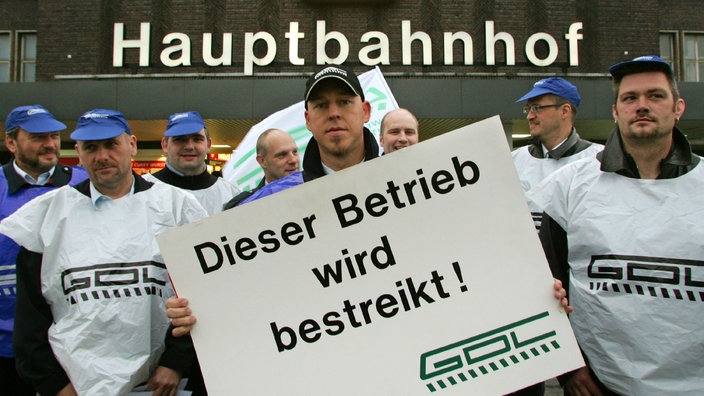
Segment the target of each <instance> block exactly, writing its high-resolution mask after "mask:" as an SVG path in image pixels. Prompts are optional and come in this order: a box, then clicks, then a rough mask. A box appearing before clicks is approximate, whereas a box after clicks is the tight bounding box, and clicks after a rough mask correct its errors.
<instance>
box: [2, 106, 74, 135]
mask: <svg viewBox="0 0 704 396" xmlns="http://www.w3.org/2000/svg"><path fill="white" fill-rule="evenodd" d="M15 128H22V129H24V130H25V131H27V132H29V133H47V132H56V131H63V130H64V129H66V125H64V123H62V122H59V121H57V120H56V119H55V118H54V116H53V115H51V113H49V111H48V110H47V109H45V108H43V107H42V106H40V105H31V106H20V107H15V108H14V109H12V111H10V114H8V115H7V119H6V120H5V130H6V131H9V130H12V129H15Z"/></svg>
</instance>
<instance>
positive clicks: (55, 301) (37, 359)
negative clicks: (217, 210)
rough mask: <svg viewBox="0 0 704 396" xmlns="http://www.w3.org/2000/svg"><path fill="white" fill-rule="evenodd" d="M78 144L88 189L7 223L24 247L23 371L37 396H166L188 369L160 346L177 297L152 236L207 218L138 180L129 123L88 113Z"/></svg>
mask: <svg viewBox="0 0 704 396" xmlns="http://www.w3.org/2000/svg"><path fill="white" fill-rule="evenodd" d="M71 138H72V139H74V140H76V151H77V152H78V157H79V159H80V161H81V164H83V165H84V166H85V168H86V170H87V171H88V174H89V176H90V179H89V180H86V181H84V182H81V183H78V184H76V185H75V186H64V187H62V188H59V189H57V190H55V191H53V192H51V193H48V194H44V195H42V196H40V197H37V198H35V199H34V200H32V201H31V202H29V203H27V204H26V205H24V206H23V207H22V208H20V209H19V210H18V211H17V212H15V213H14V214H13V215H11V216H9V217H7V218H6V219H4V220H3V221H2V222H1V223H0V233H2V234H5V235H7V236H8V237H10V238H12V239H13V240H14V241H15V242H17V243H18V244H19V245H21V246H22V248H21V250H20V253H19V255H18V257H17V263H18V264H17V268H18V271H17V289H18V298H17V315H16V320H15V339H14V340H13V346H14V349H15V353H16V359H17V368H18V371H19V372H20V374H21V375H22V376H23V377H25V378H28V379H30V380H31V381H32V383H33V385H34V386H35V387H36V389H37V391H38V392H39V393H41V394H57V393H58V394H76V393H78V394H86V395H107V394H126V393H127V392H129V391H131V390H132V389H133V388H134V387H135V386H136V385H139V384H140V383H144V382H147V383H148V389H151V390H158V391H163V392H170V391H172V390H173V389H175V387H176V386H177V384H178V382H179V380H180V377H181V374H182V373H183V367H182V365H183V364H184V363H185V362H183V361H182V360H183V359H181V356H180V355H179V356H176V353H177V351H180V350H179V349H178V348H174V345H175V344H174V343H171V342H167V344H168V345H169V346H167V347H165V343H164V338H165V336H166V334H167V328H168V325H169V322H168V319H167V318H166V315H165V312H164V301H165V300H166V299H167V298H168V297H170V296H172V295H173V289H172V287H171V283H170V282H169V278H168V274H167V272H166V267H165V265H164V263H163V259H162V257H161V254H160V252H159V250H158V246H157V244H156V242H155V240H154V237H155V236H156V235H157V234H159V233H161V232H163V231H165V230H166V229H168V228H170V227H174V226H178V225H182V224H186V223H189V222H192V221H195V220H198V219H201V218H203V217H205V216H206V212H205V210H204V209H203V207H202V206H201V205H200V204H199V203H198V201H197V200H196V199H195V198H194V197H193V196H192V195H190V194H188V193H186V192H184V191H182V190H180V189H177V188H174V187H172V186H169V185H167V184H165V183H157V184H153V183H150V182H148V181H146V180H144V179H142V178H141V177H140V176H138V175H137V174H136V173H134V172H133V171H132V167H131V160H132V157H133V156H134V155H135V154H136V152H137V143H136V142H137V139H136V138H135V136H134V135H132V134H131V131H130V127H129V124H128V123H127V121H126V120H125V118H124V116H123V115H122V113H120V112H118V111H114V110H106V109H95V110H91V111H89V112H87V113H85V114H83V115H82V116H81V117H80V118H79V119H78V122H77V125H76V130H75V131H74V132H73V133H72V134H71ZM175 208H177V209H175ZM175 342H179V341H178V340H176V341H175ZM164 394H168V393H164Z"/></svg>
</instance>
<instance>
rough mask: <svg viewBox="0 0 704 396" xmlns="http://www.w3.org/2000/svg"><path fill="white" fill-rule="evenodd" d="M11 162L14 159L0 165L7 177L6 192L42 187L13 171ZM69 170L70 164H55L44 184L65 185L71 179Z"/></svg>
mask: <svg viewBox="0 0 704 396" xmlns="http://www.w3.org/2000/svg"><path fill="white" fill-rule="evenodd" d="M13 162H14V161H10V162H8V163H7V164H5V165H3V167H2V171H3V172H4V173H5V178H6V179H7V190H8V193H10V194H14V193H15V192H16V191H17V190H19V189H20V188H31V187H42V186H34V185H31V184H29V183H27V181H26V180H24V179H23V178H22V176H20V175H19V174H17V172H15V167H14V166H13V165H12V163H13ZM71 172H72V169H71V167H70V166H68V165H64V164H56V166H55V167H54V174H53V175H52V176H51V179H49V181H48V182H47V183H46V184H45V185H44V186H53V187H61V186H65V185H67V184H68V182H70V181H71Z"/></svg>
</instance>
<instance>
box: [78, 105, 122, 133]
mask: <svg viewBox="0 0 704 396" xmlns="http://www.w3.org/2000/svg"><path fill="white" fill-rule="evenodd" d="M122 133H126V134H128V135H129V134H131V133H132V132H131V131H130V126H129V124H128V123H127V120H125V116H123V115H122V113H120V112H119V111H115V110H105V109H93V110H91V111H89V112H86V113H84V114H83V115H82V116H81V117H79V118H78V122H77V123H76V130H75V131H73V132H72V133H71V139H73V140H105V139H112V138H114V137H115V136H119V135H120V134H122Z"/></svg>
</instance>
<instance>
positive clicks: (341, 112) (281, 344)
mask: <svg viewBox="0 0 704 396" xmlns="http://www.w3.org/2000/svg"><path fill="white" fill-rule="evenodd" d="M305 98H306V125H307V126H308V128H309V129H310V130H311V132H312V133H313V139H312V140H311V142H310V143H309V145H308V150H307V151H306V156H305V159H304V171H303V172H302V173H296V174H292V175H290V176H288V177H286V178H283V179H280V180H279V181H277V182H274V183H271V184H270V185H268V186H266V187H264V188H263V189H262V190H260V192H262V191H265V190H266V189H267V188H268V187H269V188H271V189H270V190H269V191H268V194H259V195H258V194H255V195H253V196H252V198H260V197H263V196H266V195H269V194H271V193H274V192H276V191H277V190H275V189H274V188H273V187H272V186H276V185H277V184H279V183H281V182H288V183H290V186H293V185H297V184H300V183H302V182H304V181H311V180H315V179H318V178H320V177H322V176H324V175H326V174H330V173H334V172H336V171H340V170H343V169H347V168H350V167H352V166H354V165H357V164H360V163H362V162H365V161H366V160H369V159H373V158H375V157H376V156H377V155H378V154H377V153H378V146H377V143H376V141H375V139H374V137H373V136H372V135H371V133H369V132H368V131H367V130H366V128H364V123H365V122H366V121H367V120H368V119H369V114H370V107H369V104H368V103H367V102H365V101H364V100H363V96H362V94H361V88H360V87H359V83H358V81H357V79H356V76H354V74H352V72H351V71H348V70H347V69H345V68H342V67H337V66H334V67H326V68H324V69H323V70H321V71H320V72H318V73H316V74H314V75H313V76H312V77H311V78H310V79H309V80H308V83H307V84H306V95H305ZM499 136H501V138H502V137H503V135H502V134H499ZM506 155H507V156H508V154H506ZM402 157H403V156H402ZM383 160H384V159H380V160H379V161H383ZM392 160H393V159H392ZM506 160H507V162H508V163H509V164H510V161H509V159H508V157H507V158H506ZM471 163H472V162H471V161H463V162H462V161H460V160H459V159H457V158H456V157H455V158H453V161H452V162H451V164H450V166H451V168H452V169H453V170H454V173H455V174H456V178H457V183H458V184H457V186H458V188H459V186H460V185H462V186H468V185H471V184H472V183H473V182H474V181H472V180H469V179H468V176H467V175H465V174H464V173H465V170H466V169H467V168H466V167H465V166H466V165H467V164H471ZM418 172H421V173H417V175H420V176H421V178H419V180H418V182H419V183H426V180H425V179H424V178H423V177H422V171H421V170H419V171H418ZM466 172H467V173H468V174H471V175H474V173H472V172H471V171H470V170H466ZM446 174H448V173H447V171H444V170H443V171H439V172H436V175H438V176H434V177H433V178H432V180H431V181H429V182H430V183H432V187H433V188H434V189H435V191H440V194H445V193H448V192H450V189H448V188H449V187H448V186H447V185H446V184H445V183H440V182H439V181H440V178H444V177H445V175H446ZM476 175H477V176H478V173H477V174H476ZM340 177H341V179H339V180H342V179H344V176H342V175H340ZM472 178H473V177H472ZM326 180H327V179H326ZM335 180H337V178H335ZM443 180H445V179H443ZM446 181H447V180H446ZM415 182H416V181H415V180H414V181H411V182H409V183H406V184H405V185H404V189H403V192H404V193H405V194H406V195H405V196H404V197H403V198H402V199H404V200H406V201H407V202H408V203H409V207H410V205H413V204H415V201H413V202H411V199H412V198H410V196H409V195H408V194H411V192H410V187H408V186H410V185H411V184H412V183H415ZM388 183H391V184H393V182H392V181H389V182H388ZM440 184H443V185H442V186H440ZM279 190H280V189H279ZM389 190H390V191H389V193H390V194H392V196H393V197H396V198H399V199H401V192H399V193H398V194H396V193H397V192H398V191H397V190H396V189H393V188H391V187H389ZM297 191H298V190H297ZM291 193H295V191H291ZM291 195H292V194H289V196H291ZM293 195H295V194H293ZM348 195H349V194H347V195H345V196H341V197H338V198H337V199H336V200H335V201H336V202H338V203H339V204H340V206H343V205H347V201H346V200H347V198H346V197H347V196H348ZM370 196H378V193H374V194H372V195H370ZM275 198H277V197H272V198H271V199H275ZM396 198H394V205H396V208H402V207H404V206H405V205H404V204H403V203H401V202H399V201H397V200H396ZM426 198H428V197H426ZM518 202H520V200H519V201H518ZM252 205H255V204H252ZM296 206H297V205H295V204H292V208H291V209H292V211H295V210H294V208H295V207H296ZM366 208H367V209H369V206H367V207H366ZM338 209H340V211H338V218H339V216H340V215H341V214H340V212H341V211H342V212H344V211H345V209H342V208H338ZM360 210H361V209H360ZM371 210H372V211H374V208H372V209H371ZM233 212H237V211H233ZM243 212H246V211H243ZM226 214H232V215H235V213H230V212H226ZM342 216H343V217H344V215H342ZM360 216H361V215H360ZM372 216H373V215H372ZM215 220H216V221H217V220H219V219H215ZM347 220H348V221H349V222H348V223H349V225H345V226H344V227H343V228H346V227H348V226H352V225H353V224H351V223H352V220H351V219H350V218H347ZM296 227H297V228H298V229H299V230H300V231H301V232H299V233H298V234H295V233H293V231H292V230H294V229H295V228H296ZM318 227H321V228H322V227H325V225H324V223H323V222H322V220H320V219H318V218H317V217H316V215H315V214H312V215H310V216H307V217H305V218H303V222H302V223H301V224H298V223H294V222H289V223H286V224H284V226H283V227H281V232H280V234H281V237H280V238H279V237H278V233H279V232H278V230H276V231H273V230H272V229H265V230H264V231H261V232H260V233H259V235H260V237H259V238H258V241H259V242H262V243H261V244H260V246H254V245H251V246H252V248H251V249H250V252H253V249H256V250H257V253H256V254H258V255H259V256H258V258H259V257H262V256H265V255H266V254H269V253H275V251H276V250H279V249H285V248H286V249H288V246H284V243H282V242H285V243H286V244H287V245H295V244H298V243H300V242H301V241H303V242H304V243H315V242H317V239H320V238H321V236H322V234H324V233H322V232H317V233H316V230H317V229H318ZM304 229H305V232H303V230H304ZM286 230H288V231H286ZM274 235H277V239H276V241H274V240H273V239H271V238H268V237H269V236H274ZM287 235H288V236H287ZM291 235H294V236H297V239H294V238H293V237H292V236H291ZM219 241H220V242H222V243H226V242H227V238H226V237H225V236H222V237H220V238H219ZM248 241H252V242H253V240H251V239H249V238H240V239H238V240H236V241H235V240H234V239H231V240H230V242H227V244H225V245H223V244H222V243H220V244H218V243H214V242H205V243H200V244H199V245H198V246H194V248H196V249H197V250H198V251H199V255H200V261H201V267H202V268H203V270H204V272H205V269H208V271H207V272H209V273H212V271H216V270H217V271H218V274H223V273H224V272H227V271H230V270H231V269H233V268H245V267H243V266H241V265H238V266H235V260H239V261H237V263H239V264H242V265H245V266H246V265H247V263H246V262H247V261H248V260H250V259H253V258H254V257H255V255H256V254H247V253H246V252H243V251H242V250H241V249H238V247H242V246H244V244H248V243H249V242H248ZM268 241H272V245H271V248H269V247H268V246H267V243H268ZM377 241H379V240H378V239H377ZM160 243H161V242H160ZM165 243H168V242H165ZM377 243H379V242H377ZM174 246H176V245H174ZM180 246H185V245H183V244H180ZM220 246H222V247H223V248H224V249H225V251H227V252H232V250H234V252H233V253H235V254H236V257H237V258H235V256H234V255H232V254H231V253H228V255H229V256H228V257H227V258H226V259H227V260H230V263H229V264H230V265H229V266H228V265H224V266H223V265H222V264H223V262H224V261H223V260H225V257H224V256H223V255H222V253H221V250H220ZM206 251H207V252H210V253H213V252H214V253H215V254H217V257H219V258H217V259H216V260H213V258H214V256H213V254H210V255H209V257H210V258H207V257H206V256H207V254H206V253H204V252H206ZM341 252H342V253H343V258H341V259H339V260H337V261H338V262H337V266H338V267H340V266H341V265H343V264H342V263H343V262H344V263H345V265H346V266H348V269H349V268H351V267H349V266H354V265H356V266H358V269H359V270H360V272H359V274H357V272H355V271H351V272H350V274H351V275H352V277H353V278H354V277H357V275H359V276H362V275H365V274H366V272H365V271H366V269H364V268H363V266H362V264H363V262H364V261H367V260H365V258H364V257H367V258H368V260H370V261H371V262H370V263H367V264H368V266H369V267H368V268H369V270H370V271H371V270H372V269H373V268H372V267H371V266H372V265H373V266H374V267H376V268H377V269H385V268H387V266H391V265H393V264H392V263H391V262H393V261H394V260H393V259H392V258H393V257H392V256H393V252H392V248H391V246H390V242H389V240H388V239H386V238H385V237H384V236H382V237H381V245H380V246H376V247H375V248H372V249H369V250H368V252H367V251H364V252H361V253H354V254H351V253H348V251H347V249H343V250H342V251H341ZM323 254H324V253H322V251H321V252H320V254H318V255H319V256H320V255H323ZM352 255H354V261H355V262H356V264H353V262H352V261H351V260H352ZM385 255H386V260H383V259H380V258H379V256H381V257H384V256H385ZM262 258H264V259H265V258H266V257H262ZM225 262H226V261H225ZM204 264H205V265H204ZM334 266H335V264H331V265H323V266H322V267H320V268H315V269H313V274H315V278H316V279H317V280H318V281H319V283H320V285H322V287H323V288H325V289H327V288H328V287H330V286H334V285H333V283H332V282H333V281H334V282H335V283H340V282H341V281H342V280H341V278H337V277H338V276H339V274H340V273H339V272H338V273H337V275H335V274H332V272H331V271H334ZM360 266H361V267H360ZM285 267H287V268H291V266H285ZM454 267H457V269H456V271H459V272H461V271H460V270H459V266H454ZM282 269H283V268H282ZM387 272H389V273H391V271H387ZM458 277H459V278H461V276H458ZM285 278H286V277H285V276H284V279H285ZM209 279H215V277H213V276H211V275H209ZM270 279H271V280H272V281H275V282H279V281H280V280H281V279H279V277H273V278H270ZM443 279H444V277H443V276H442V275H440V274H439V273H438V272H437V271H432V273H431V278H430V279H429V280H426V281H422V282H420V283H419V284H415V283H413V280H412V278H410V277H408V278H406V279H405V280H404V281H405V283H401V282H397V283H396V285H397V287H398V288H399V289H398V290H397V291H396V293H397V295H398V297H393V298H394V299H396V300H398V301H399V302H398V306H397V307H396V308H394V309H390V307H389V306H388V304H387V302H388V301H391V299H392V296H391V294H383V295H381V296H379V298H377V299H376V301H377V302H376V307H374V305H372V306H370V305H369V303H368V302H367V301H362V302H360V303H357V302H355V301H354V300H349V299H346V300H345V301H344V302H343V304H342V306H343V308H341V311H330V312H328V313H327V314H325V315H323V317H322V318H321V322H322V323H324V324H325V325H326V326H327V329H326V330H325V331H324V333H325V334H322V332H319V333H318V335H317V337H312V333H313V332H315V331H311V330H312V327H310V326H320V325H319V324H316V323H317V321H314V320H313V319H306V320H304V321H303V322H301V325H300V326H295V327H296V329H297V330H298V331H299V333H300V334H299V337H300V338H299V340H304V341H305V342H307V343H312V342H315V341H313V339H315V340H318V339H319V338H320V336H322V335H326V336H335V335H337V336H338V337H337V338H339V334H340V333H341V332H342V329H343V328H345V327H342V325H341V322H340V321H339V320H336V319H333V318H334V317H338V316H345V317H346V318H347V319H349V323H348V324H347V326H351V327H349V328H359V327H360V326H362V325H363V324H371V323H372V319H371V318H370V317H369V315H370V313H371V311H372V310H374V311H375V312H377V313H379V315H381V316H383V317H384V318H389V317H391V316H395V314H396V313H398V312H407V311H409V310H413V309H417V308H419V307H425V306H426V305H425V304H430V303H432V302H433V301H439V300H440V299H445V298H448V297H449V296H450V294H449V293H448V292H447V290H445V289H444V285H443ZM353 282H354V281H353ZM431 284H432V285H433V286H427V288H426V285H431ZM289 286H290V288H289V289H287V290H286V291H287V292H288V293H289V294H291V295H292V296H293V295H296V293H297V292H296V288H295V287H294V284H293V283H292V284H290V285H289ZM431 289H432V290H433V292H431V291H430V290H431ZM211 290H212V288H211ZM331 290H332V289H331ZM335 290H337V289H335ZM461 290H463V291H466V290H467V289H466V288H464V289H461ZM431 294H432V295H431ZM564 294H565V291H564V290H563V289H562V287H561V284H560V283H559V282H556V283H555V297H556V298H557V299H559V300H560V301H561V302H562V305H563V307H565V308H568V306H567V301H566V299H564ZM407 296H408V300H406V299H407ZM348 298H349V297H348ZM369 301H371V300H369ZM302 306H305V304H302ZM167 308H168V310H167V314H168V316H169V317H170V318H172V324H173V325H174V326H175V328H174V329H173V334H174V335H183V334H187V333H188V332H189V331H190V330H191V329H192V327H193V325H194V324H195V321H196V319H195V317H194V316H192V315H191V310H190V308H188V303H187V301H186V300H185V299H184V298H180V299H176V298H172V299H169V301H168V302H167ZM199 309H200V308H199ZM568 310H569V308H568ZM355 312H357V314H355ZM243 323H244V322H243ZM288 324H289V323H286V322H283V321H277V322H271V331H272V332H273V335H274V337H273V338H274V340H275V341H276V343H275V344H276V345H277V346H278V350H279V353H281V354H282V356H281V359H284V360H288V359H290V358H291V357H292V355H291V352H292V350H293V348H294V347H295V345H296V344H295V342H294V341H293V337H292V336H291V335H292V334H293V332H294V331H295V330H294V329H293V328H291V327H289V326H288ZM320 330H321V328H320V327H318V331H320ZM199 331H200V329H199ZM349 332H352V331H351V330H348V333H349ZM345 334H347V333H345ZM260 336H261V334H260ZM352 336H356V334H355V335H352ZM337 338H336V339H337ZM328 342H332V340H330V341H326V342H322V341H321V343H322V344H325V345H329V344H328ZM245 343H247V344H249V342H248V341H246V342H245ZM299 345H300V343H299ZM300 348H301V347H299V348H298V349H300ZM321 348H327V346H321ZM282 350H284V351H286V352H281V351H282ZM262 352H265V351H262ZM287 352H288V354H286V355H283V354H284V353H287ZM266 353H269V351H266ZM340 353H342V354H344V353H345V352H344V351H340ZM534 353H539V352H538V351H535V352H534ZM439 357H440V354H438V353H435V354H433V355H432V356H431V357H430V358H429V359H427V360H429V361H430V360H432V359H435V358H439ZM526 358H529V357H526ZM433 364H434V365H435V367H437V366H438V365H440V364H443V363H442V362H439V361H438V362H435V363H433ZM211 367H213V366H211ZM428 371H435V372H437V371H438V370H437V369H431V368H428ZM428 375H435V374H433V373H430V374H428ZM462 375H463V374H461V375H460V377H459V378H462ZM206 380H207V378H206ZM428 386H429V387H431V386H432V385H428ZM514 389H515V388H514Z"/></svg>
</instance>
